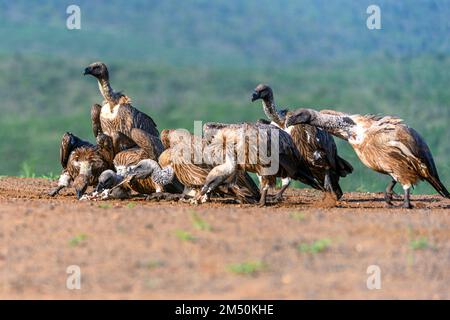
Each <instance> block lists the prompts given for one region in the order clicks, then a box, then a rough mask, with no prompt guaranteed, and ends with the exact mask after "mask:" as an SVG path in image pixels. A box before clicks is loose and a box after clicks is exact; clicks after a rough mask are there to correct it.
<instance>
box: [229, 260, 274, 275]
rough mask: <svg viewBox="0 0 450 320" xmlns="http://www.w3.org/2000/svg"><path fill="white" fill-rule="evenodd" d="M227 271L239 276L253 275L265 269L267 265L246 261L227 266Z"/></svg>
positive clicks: (260, 262)
mask: <svg viewBox="0 0 450 320" xmlns="http://www.w3.org/2000/svg"><path fill="white" fill-rule="evenodd" d="M227 269H228V271H230V272H232V273H235V274H240V275H255V274H257V273H258V272H260V271H263V270H265V269H267V265H266V264H265V263H264V262H262V261H246V262H241V263H233V264H230V265H228V266H227Z"/></svg>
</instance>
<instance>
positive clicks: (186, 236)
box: [175, 229, 197, 241]
mask: <svg viewBox="0 0 450 320" xmlns="http://www.w3.org/2000/svg"><path fill="white" fill-rule="evenodd" d="M175 235H176V237H177V238H178V239H180V240H181V241H195V240H196V239H197V238H196V237H195V236H194V235H192V234H191V233H190V232H189V231H186V230H181V229H178V230H176V231H175Z"/></svg>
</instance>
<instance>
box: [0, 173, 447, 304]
mask: <svg viewBox="0 0 450 320" xmlns="http://www.w3.org/2000/svg"><path fill="white" fill-rule="evenodd" d="M53 184H55V182H49V181H47V180H45V179H19V178H3V179H1V180H0V223H1V228H0V241H1V246H0V280H1V283H0V298H14V299H22V298H39V299H41V298H42V299H48V298H63V299H65V298H69V299H71V298H75V299H78V298H82V299H85V298H126V299H129V298H139V299H141V298H145V299H154V298H156V299H158V298H175V299H177V298H192V299H216V298H224V299H228V298H230V299H231V298H263V299H265V298H281V299H325V298H331V299H341V298H342V299H348V298H368V299H379V298H389V299H391V298H394V299H395V298H408V299H409V298H419V299H422V298H433V299H449V298H450V289H449V287H450V267H449V266H450V210H449V208H450V200H446V199H442V198H440V197H439V196H424V195H418V196H414V197H413V199H414V204H415V205H416V209H414V210H410V211H408V210H404V209H387V208H385V205H384V203H383V201H382V195H381V194H380V193H377V194H367V193H349V194H346V195H345V196H344V198H343V200H342V201H341V202H339V204H338V207H337V208H333V209H324V208H320V204H321V201H320V199H321V195H320V193H318V192H315V191H311V190H302V191H290V192H288V197H287V200H286V202H285V203H283V204H281V205H273V206H270V207H267V208H263V209H261V208H257V207H254V206H249V205H237V204H227V203H223V202H222V203H213V204H208V205H200V206H190V205H189V204H185V203H170V202H159V203H158V202H149V201H144V200H142V199H136V200H133V201H108V202H84V201H77V200H75V197H74V195H73V191H72V190H67V191H65V192H63V194H62V195H61V196H59V197H57V198H54V199H52V198H49V197H47V196H46V195H45V192H46V191H47V190H48V189H49V188H50V186H51V185H53ZM314 241H318V242H316V244H315V245H313V246H308V245H309V244H311V243H314ZM327 245H328V246H327ZM245 262H253V263H254V265H247V270H246V271H247V273H245V272H244V274H240V273H239V265H234V266H235V267H234V268H233V267H232V266H233V264H242V263H245ZM69 265H78V266H79V267H80V268H81V289H80V290H68V289H67V288H66V277H67V274H66V268H67V267H68V266H69ZM369 265H378V266H379V267H380V269H381V289H380V290H368V289H367V287H366V279H367V277H368V274H367V273H366V270H367V267H368V266H369ZM242 266H244V267H245V265H241V267H242Z"/></svg>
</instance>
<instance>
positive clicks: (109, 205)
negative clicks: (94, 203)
mask: <svg viewBox="0 0 450 320" xmlns="http://www.w3.org/2000/svg"><path fill="white" fill-rule="evenodd" d="M98 207H99V208H102V209H110V208H112V205H111V203H100V204H99V205H98Z"/></svg>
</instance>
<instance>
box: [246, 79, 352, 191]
mask: <svg viewBox="0 0 450 320" xmlns="http://www.w3.org/2000/svg"><path fill="white" fill-rule="evenodd" d="M251 100H252V102H253V101H256V100H262V106H263V110H264V113H265V114H266V116H267V118H268V119H270V120H271V122H272V124H273V125H276V126H278V127H279V128H281V129H283V130H285V131H286V132H287V133H289V134H290V136H291V137H292V140H293V141H294V144H295V146H296V147H297V149H298V151H299V153H300V155H301V156H302V157H303V158H304V159H305V160H306V162H307V164H308V166H309V169H310V170H311V173H312V175H313V177H314V178H316V179H317V180H318V181H319V182H320V183H321V185H322V186H323V187H324V189H325V190H326V191H327V192H330V193H331V194H333V195H334V197H335V198H336V199H340V198H341V197H342V195H343V193H342V189H341V187H340V185H339V178H340V177H345V176H347V175H348V174H350V173H352V172H353V167H352V166H351V164H350V163H349V162H347V161H346V160H344V159H343V158H341V157H340V156H339V155H338V153H337V148H336V143H335V142H334V139H333V137H332V136H331V135H330V134H329V133H328V132H326V131H325V130H322V129H320V128H316V127H314V126H310V125H308V124H297V125H295V126H291V127H287V126H286V117H287V116H289V115H290V114H291V112H290V111H289V110H287V109H284V110H279V109H278V107H277V105H276V104H275V99H274V95H273V90H272V88H271V87H269V86H268V85H266V84H259V85H258V86H256V88H255V89H254V91H253V94H252V97H251ZM288 185H289V181H288V180H287V181H286V180H285V181H284V182H283V186H282V188H281V190H280V192H279V193H278V197H279V198H280V197H281V195H282V193H283V192H284V190H285V189H286V188H287V187H288Z"/></svg>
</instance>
